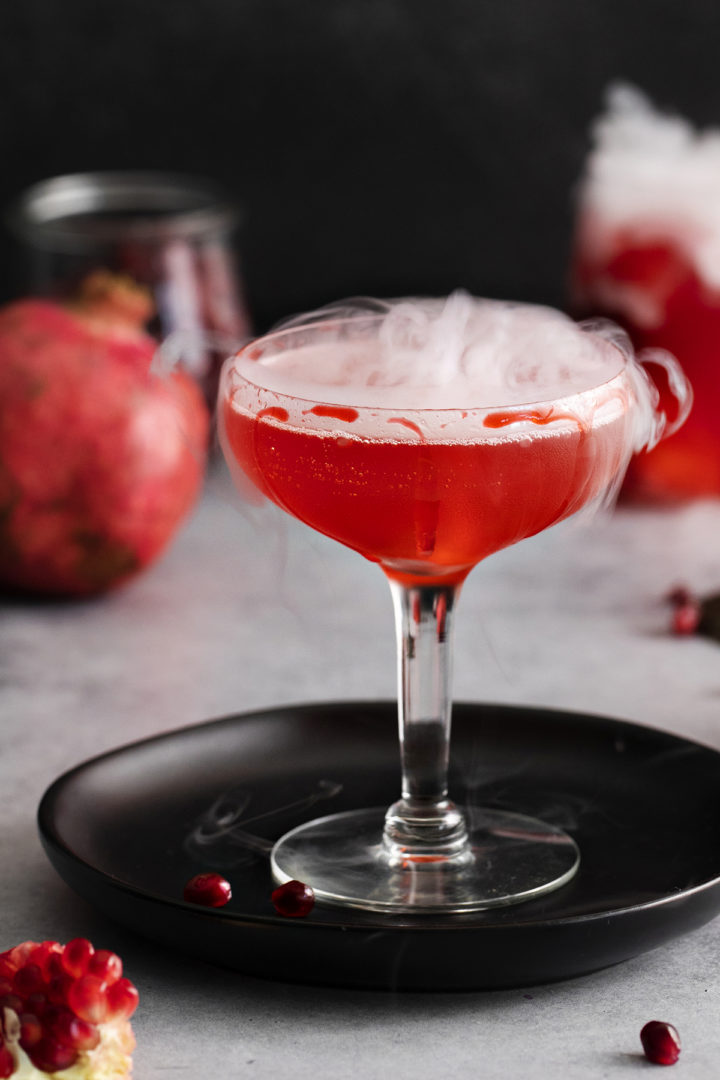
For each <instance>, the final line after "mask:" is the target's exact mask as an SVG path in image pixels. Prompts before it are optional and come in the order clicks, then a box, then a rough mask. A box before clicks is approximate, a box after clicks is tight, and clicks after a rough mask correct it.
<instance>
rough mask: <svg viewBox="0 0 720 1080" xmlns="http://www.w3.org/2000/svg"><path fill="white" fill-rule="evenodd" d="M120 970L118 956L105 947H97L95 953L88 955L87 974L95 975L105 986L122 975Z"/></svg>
mask: <svg viewBox="0 0 720 1080" xmlns="http://www.w3.org/2000/svg"><path fill="white" fill-rule="evenodd" d="M122 970H123V966H122V960H121V959H120V957H119V956H116V954H115V953H113V952H109V951H108V950H107V949H98V950H97V952H96V953H95V955H94V956H91V957H90V961H89V963H88V967H87V972H88V975H97V977H98V979H102V981H103V982H104V983H105V985H106V986H110V984H111V983H114V982H117V981H118V979H119V978H120V976H121V975H122Z"/></svg>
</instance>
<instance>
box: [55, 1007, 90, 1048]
mask: <svg viewBox="0 0 720 1080" xmlns="http://www.w3.org/2000/svg"><path fill="white" fill-rule="evenodd" d="M43 1026H44V1027H45V1030H46V1031H47V1032H48V1033H49V1034H50V1035H52V1037H53V1039H57V1041H58V1042H59V1043H62V1044H63V1046H71V1047H73V1048H74V1049H75V1050H94V1049H95V1047H96V1046H97V1044H98V1043H99V1042H100V1032H99V1031H98V1029H97V1027H96V1026H95V1024H91V1023H89V1022H88V1021H87V1020H81V1019H80V1017H79V1016H74V1015H73V1013H71V1012H70V1010H69V1009H65V1008H63V1007H62V1006H54V1007H53V1006H51V1007H50V1008H49V1009H48V1010H47V1012H46V1014H45V1016H44V1017H43Z"/></svg>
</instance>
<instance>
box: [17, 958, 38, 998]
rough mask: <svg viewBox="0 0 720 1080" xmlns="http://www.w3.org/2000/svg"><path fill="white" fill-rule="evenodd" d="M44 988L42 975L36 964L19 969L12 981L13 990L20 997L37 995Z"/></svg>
mask: <svg viewBox="0 0 720 1080" xmlns="http://www.w3.org/2000/svg"><path fill="white" fill-rule="evenodd" d="M44 987H45V980H44V979H43V973H42V971H41V970H40V968H39V967H38V965H37V964H30V963H28V964H26V965H25V967H21V968H20V970H19V971H18V972H17V973H16V975H15V978H14V979H13V990H14V991H15V993H16V994H19V995H20V997H27V996H28V995H29V994H35V993H39V992H40V991H41V990H43V989H44Z"/></svg>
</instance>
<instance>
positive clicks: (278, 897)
mask: <svg viewBox="0 0 720 1080" xmlns="http://www.w3.org/2000/svg"><path fill="white" fill-rule="evenodd" d="M270 899H271V900H272V902H273V906H274V908H275V910H276V911H277V913H278V915H285V916H287V917H289V918H302V917H303V916H305V915H309V913H310V912H311V911H312V909H313V907H314V905H315V893H314V892H313V890H312V889H311V888H310V886H309V885H306V884H305V883H304V882H303V881H294V880H293V881H286V882H285V884H284V885H280V886H278V888H277V889H274V890H273V892H272V893H271V894H270Z"/></svg>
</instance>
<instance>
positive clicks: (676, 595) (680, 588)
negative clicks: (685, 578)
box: [665, 585, 694, 607]
mask: <svg viewBox="0 0 720 1080" xmlns="http://www.w3.org/2000/svg"><path fill="white" fill-rule="evenodd" d="M665 599H666V600H667V602H668V604H672V606H673V607H682V606H683V605H684V604H691V603H692V602H693V600H694V597H693V594H692V592H691V591H690V589H688V587H687V585H673V587H672V589H670V591H669V592H668V593H667V595H666V597H665Z"/></svg>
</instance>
